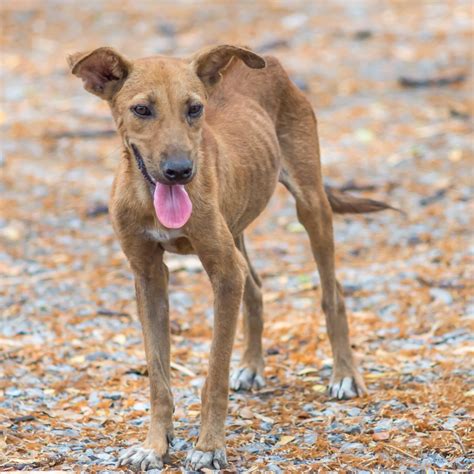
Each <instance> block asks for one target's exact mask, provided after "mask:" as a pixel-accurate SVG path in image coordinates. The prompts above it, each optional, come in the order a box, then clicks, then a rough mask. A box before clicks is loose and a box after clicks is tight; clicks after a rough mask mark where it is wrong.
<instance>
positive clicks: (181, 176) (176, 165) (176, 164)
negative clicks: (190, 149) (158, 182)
mask: <svg viewBox="0 0 474 474" xmlns="http://www.w3.org/2000/svg"><path fill="white" fill-rule="evenodd" d="M162 171H163V174H164V176H165V178H166V179H167V180H168V181H171V182H173V183H176V184H179V183H182V182H184V181H187V180H189V178H190V177H191V174H192V172H193V163H192V161H191V160H166V161H165V162H164V163H163V166H162Z"/></svg>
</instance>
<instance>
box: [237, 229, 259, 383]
mask: <svg viewBox="0 0 474 474" xmlns="http://www.w3.org/2000/svg"><path fill="white" fill-rule="evenodd" d="M235 243H236V245H237V248H238V249H239V250H240V252H241V253H242V255H243V256H244V257H245V260H247V264H248V267H249V272H248V275H247V279H246V281H245V290H244V297H243V302H244V304H243V313H244V320H243V329H244V346H245V347H244V353H243V355H242V359H241V361H240V365H239V368H238V369H236V370H235V371H234V372H233V373H232V375H231V378H230V387H231V388H232V390H250V389H252V388H253V387H255V388H262V387H263V386H264V385H265V380H264V378H263V369H264V361H263V351H262V333H263V299H262V291H261V286H262V283H261V281H260V278H259V277H258V275H257V273H256V272H255V270H254V268H253V267H252V264H251V262H250V259H249V256H248V254H247V250H246V248H245V242H244V236H243V234H242V235H240V236H239V237H238V238H237V239H236V241H235Z"/></svg>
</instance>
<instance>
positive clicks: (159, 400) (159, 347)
mask: <svg viewBox="0 0 474 474" xmlns="http://www.w3.org/2000/svg"><path fill="white" fill-rule="evenodd" d="M124 251H125V253H126V255H127V257H128V258H129V260H130V264H131V266H132V270H133V273H134V276H135V291H136V296H137V306H138V315H139V318H140V322H141V325H142V330H143V339H144V342H145V353H146V359H147V366H148V376H149V381H150V427H149V430H148V435H147V437H146V440H145V442H144V444H143V445H142V446H134V447H132V448H130V449H128V450H127V451H125V452H124V453H123V454H122V455H121V457H120V460H119V465H129V466H130V467H131V468H133V469H136V470H142V471H146V470H147V469H161V468H163V462H164V461H165V459H166V457H167V455H168V445H169V443H170V441H171V440H172V437H173V425H172V423H173V422H172V416H173V398H172V394H171V388H170V329H169V310H168V269H167V267H166V265H165V264H164V263H163V251H162V250H161V249H160V248H159V247H158V246H156V245H154V244H153V243H151V242H143V244H142V245H134V246H133V249H130V251H128V252H127V249H126V248H125V247H124Z"/></svg>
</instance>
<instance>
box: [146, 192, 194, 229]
mask: <svg viewBox="0 0 474 474" xmlns="http://www.w3.org/2000/svg"><path fill="white" fill-rule="evenodd" d="M153 204H154V205H155V211H156V215H157V216H158V219H159V221H160V222H161V223H162V224H163V225H164V226H165V227H168V228H169V229H179V228H180V227H183V225H184V224H186V222H188V220H189V218H190V217H191V212H192V210H193V204H192V202H191V199H189V196H188V193H187V192H186V190H185V189H184V186H183V185H182V184H174V185H172V186H168V185H167V184H161V183H156V187H155V195H154V196H153Z"/></svg>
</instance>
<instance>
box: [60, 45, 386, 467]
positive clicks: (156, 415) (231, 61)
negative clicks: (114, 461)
mask: <svg viewBox="0 0 474 474" xmlns="http://www.w3.org/2000/svg"><path fill="white" fill-rule="evenodd" d="M69 63H70V66H71V69H72V72H73V73H74V74H75V75H77V76H79V77H81V78H82V79H83V81H84V85H85V88H86V89H87V90H88V91H90V92H92V93H94V94H96V95H98V96H99V97H101V98H103V99H105V100H107V101H108V102H109V104H110V108H111V111H112V114H113V117H114V119H115V122H116V124H117V128H118V131H119V133H120V136H121V137H122V140H123V156H122V159H121V161H120V164H119V167H118V172H117V174H116V177H115V181H114V185H113V189H112V196H111V204H110V211H111V217H112V222H113V226H114V229H115V232H116V234H117V236H118V238H119V240H120V243H121V246H122V249H123V251H124V252H125V254H126V256H127V258H128V260H129V262H130V265H131V268H132V270H133V273H134V276H135V288H136V296H137V304H138V314H139V317H140V321H141V324H142V328H143V337H144V342H145V350H146V356H147V363H148V373H149V378H150V397H151V420H150V428H149V431H148V435H147V438H146V440H145V443H144V445H143V447H134V448H131V449H129V450H128V451H126V452H125V453H124V454H123V455H122V457H121V461H120V463H121V464H127V465H130V466H131V467H132V468H134V469H151V468H161V467H162V466H163V462H164V461H165V460H166V457H167V454H168V446H169V442H170V440H171V439H172V437H173V426H172V415H173V399H172V393H171V387H170V333H169V312H168V294H167V292H168V289H167V286H168V270H167V268H166V265H165V264H164V263H163V253H164V251H165V250H167V251H171V252H177V253H195V254H197V255H198V256H199V258H200V260H201V262H202V264H203V266H204V269H205V270H206V272H207V273H208V275H209V278H210V281H211V284H212V288H213V291H214V298H215V300H214V332H213V338H212V346H211V353H210V362H209V371H208V376H207V379H206V382H205V384H204V388H203V390H202V414H201V430H200V434H199V439H198V441H197V443H196V446H195V449H194V450H192V451H191V452H190V454H189V456H188V466H189V468H191V469H193V470H199V469H201V468H204V467H208V468H223V467H224V466H225V465H226V458H225V433H224V422H225V418H226V414H227V403H228V391H229V370H230V369H229V368H230V360H231V353H232V347H233V342H234V335H235V332H236V326H237V319H238V314H239V308H240V305H241V302H242V301H243V306H244V335H245V350H244V354H243V357H242V360H241V366H240V368H239V369H238V370H237V371H236V372H234V374H233V375H232V378H231V381H230V385H231V386H232V388H234V389H251V388H252V387H256V388H258V387H260V386H262V385H263V384H264V379H263V369H264V360H263V354H262V343H261V337H262V330H263V319H262V308H263V306H262V295H261V290H260V287H261V283H260V280H259V278H258V276H257V275H256V273H255V271H254V270H253V268H252V266H251V263H250V260H249V258H248V256H247V252H246V250H245V244H244V237H243V232H244V230H245V229H246V227H247V226H248V225H249V224H250V223H251V222H252V221H253V220H254V219H255V218H256V217H257V216H258V215H259V214H260V213H261V212H262V211H263V209H264V208H265V206H266V205H267V203H268V201H269V200H270V197H271V196H272V194H273V191H274V189H275V186H276V184H277V182H278V181H280V182H282V183H283V184H284V185H285V186H286V188H287V189H288V190H289V191H290V192H291V194H292V195H293V196H294V198H295V200H296V209H297V215H298V219H299V220H300V222H301V223H302V225H303V226H304V227H305V229H306V231H307V233H308V235H309V239H310V242H311V248H312V251H313V254H314V258H315V260H316V262H317V265H318V270H319V274H320V277H321V287H322V306H323V310H324V314H325V316H326V322H327V328H328V333H329V338H330V342H331V347H332V351H333V355H334V369H333V374H332V377H331V380H330V383H329V393H330V395H331V396H333V397H336V398H349V397H352V396H357V395H361V394H364V393H365V392H366V389H365V385H364V382H363V379H362V377H361V376H360V374H359V372H358V371H357V368H356V365H355V362H354V358H353V355H352V351H351V347H350V343H349V328H348V323H347V317H346V312H345V308H344V299H343V294H342V290H341V287H340V285H339V284H338V282H337V281H336V276H335V268H334V241H333V226H332V210H331V205H332V206H333V208H334V210H335V211H337V212H372V211H377V210H381V209H384V208H387V207H388V206H386V205H384V204H382V203H379V202H376V201H370V200H364V199H356V198H351V197H347V195H344V196H341V195H337V193H333V192H332V191H331V190H330V189H328V190H327V191H325V189H324V186H323V180H322V176H321V165H320V156H319V143H318V134H317V124H316V118H315V115H314V113H313V109H312V107H311V105H310V103H309V102H308V100H307V99H306V98H305V97H304V95H303V94H302V93H301V92H300V90H298V88H297V87H295V86H294V85H293V83H292V82H291V81H290V79H289V78H288V76H287V74H286V72H285V71H284V69H283V68H282V66H281V65H280V63H279V62H278V60H277V59H275V58H273V57H266V58H262V57H260V56H258V55H256V54H255V53H253V52H251V51H249V50H248V49H244V48H239V47H236V46H228V45H222V46H218V47H214V48H208V49H206V50H203V51H200V52H198V53H197V54H196V55H194V56H193V57H192V58H190V59H174V58H167V57H159V56H157V57H152V58H145V59H139V60H136V61H129V60H127V59H125V58H123V57H122V56H121V55H120V54H118V53H117V52H116V51H114V50H113V49H111V48H99V49H97V50H94V51H92V52H90V53H78V54H76V55H72V56H71V57H70V58H69ZM192 103H201V104H203V105H204V113H203V115H202V116H201V117H198V118H197V119H195V118H193V119H190V118H189V116H187V115H186V113H187V112H186V111H187V110H188V108H189V104H192ZM140 104H142V105H146V106H147V107H149V108H150V110H153V117H152V118H150V119H142V118H139V117H137V116H136V115H134V113H133V111H132V109H133V107H134V106H136V105H140ZM133 146H135V147H136V150H137V152H138V153H139V155H140V157H141V159H142V160H143V163H144V166H145V168H146V171H147V173H148V174H149V176H150V177H151V178H152V179H154V180H158V181H161V180H162V179H163V176H162V171H161V165H162V164H163V162H164V161H166V160H167V159H169V157H170V156H176V155H179V154H181V155H183V154H184V155H186V156H187V157H188V158H189V159H190V160H191V161H192V163H193V179H192V180H191V181H190V182H189V183H188V184H186V189H187V192H188V193H189V196H190V199H191V201H192V204H193V212H192V215H191V218H190V220H189V221H188V222H187V223H186V224H185V225H184V227H182V228H181V229H173V230H170V229H166V228H165V227H164V226H162V225H161V224H160V222H159V221H158V219H157V217H156V214H155V210H154V207H153V202H152V192H153V186H152V185H151V184H150V183H149V182H148V181H147V179H145V176H144V175H143V174H142V172H141V171H140V169H139V167H138V166H137V164H138V162H137V159H138V158H137V156H136V154H135V153H134V149H133ZM327 193H328V194H329V200H328V194H327Z"/></svg>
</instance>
